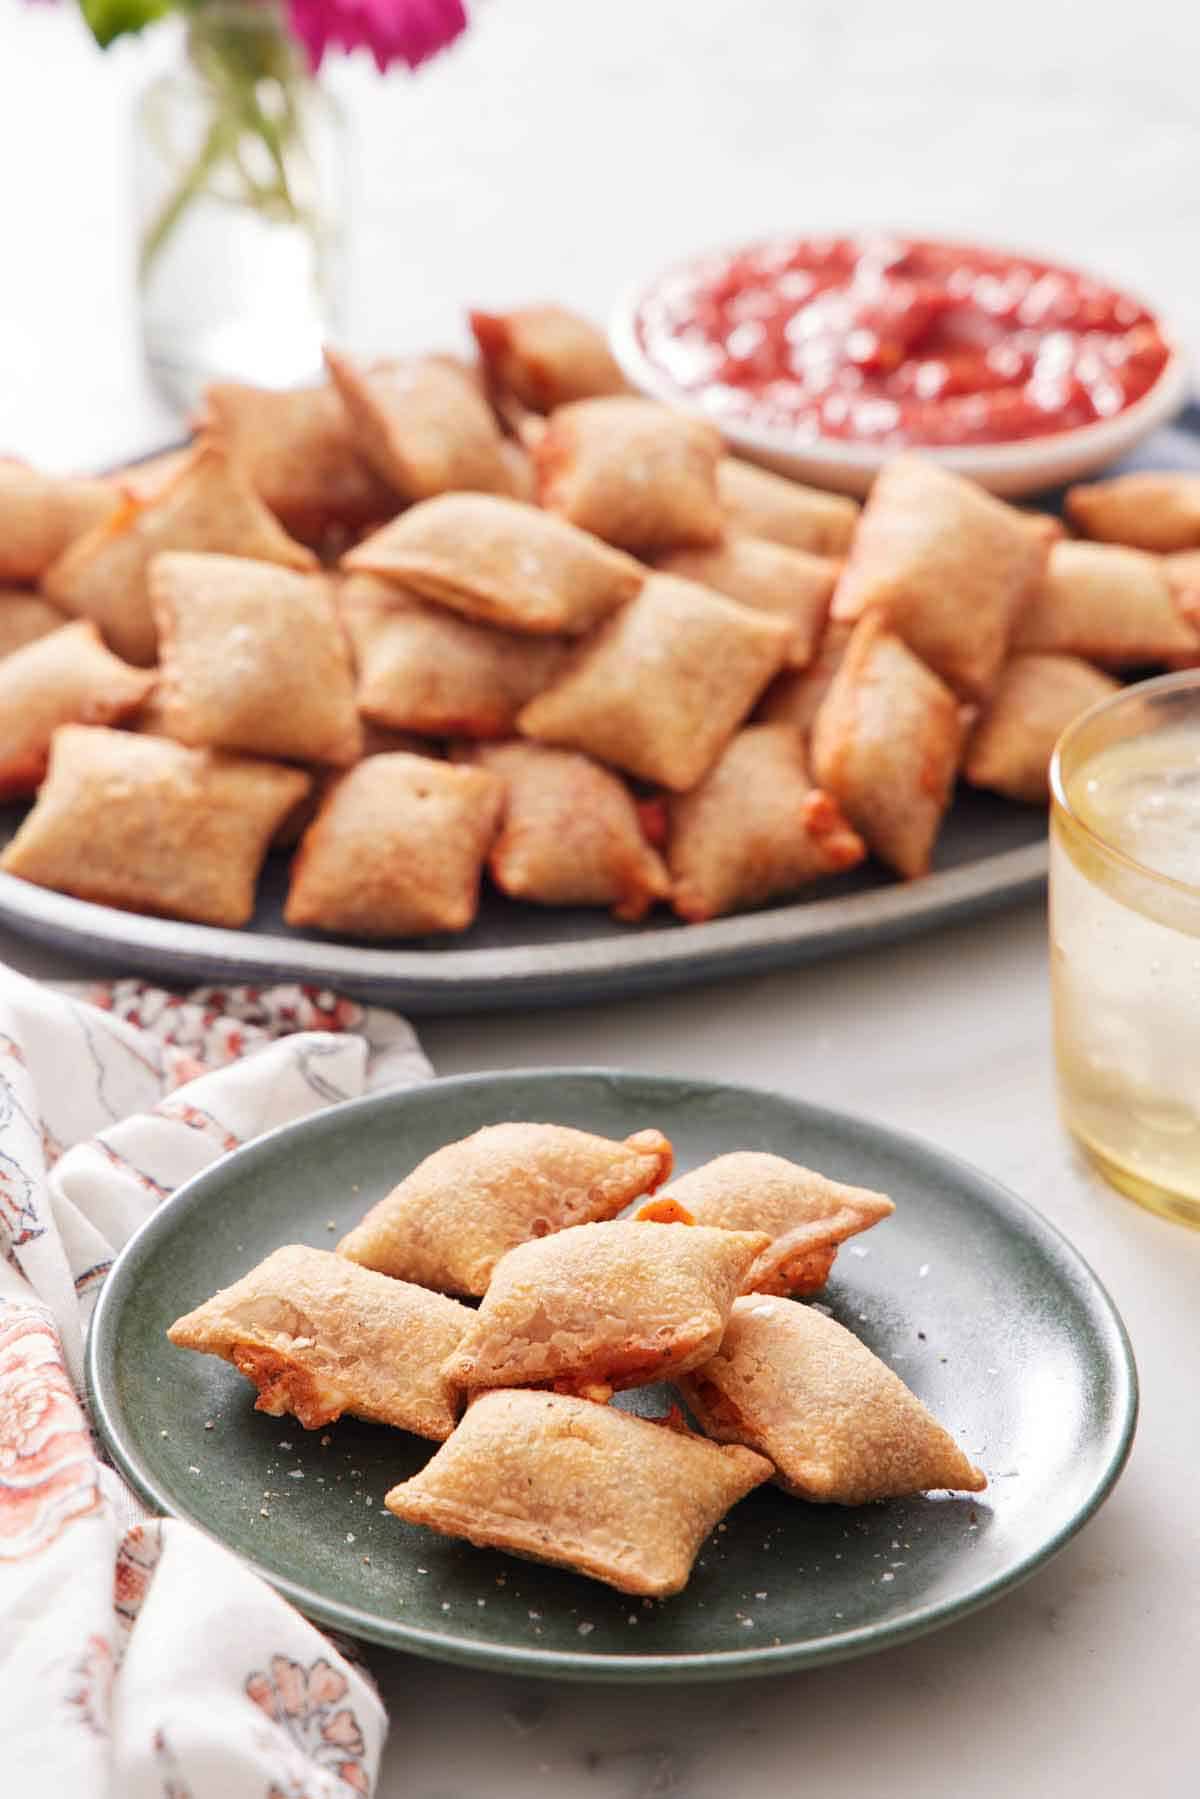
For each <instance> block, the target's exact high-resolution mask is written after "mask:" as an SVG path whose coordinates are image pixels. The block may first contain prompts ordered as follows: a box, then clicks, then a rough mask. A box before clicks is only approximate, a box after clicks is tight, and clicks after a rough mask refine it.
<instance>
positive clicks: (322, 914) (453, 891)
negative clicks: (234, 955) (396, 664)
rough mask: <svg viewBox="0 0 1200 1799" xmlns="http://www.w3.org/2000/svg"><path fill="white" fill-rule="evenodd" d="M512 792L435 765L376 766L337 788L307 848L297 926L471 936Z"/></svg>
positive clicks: (296, 880)
mask: <svg viewBox="0 0 1200 1799" xmlns="http://www.w3.org/2000/svg"><path fill="white" fill-rule="evenodd" d="M503 803H504V787H503V785H502V783H501V782H500V781H499V780H497V778H496V776H495V775H490V774H488V773H486V771H485V770H483V769H481V768H452V767H451V766H450V765H449V764H448V763H445V762H435V761H434V760H433V759H432V757H429V756H410V755H405V754H404V753H403V752H399V751H398V752H397V753H396V754H394V755H383V756H368V757H366V759H365V760H364V761H362V762H360V763H358V765H357V766H356V767H354V768H352V769H350V770H349V771H348V772H347V773H346V774H344V775H343V776H342V777H341V779H340V780H338V781H335V782H334V783H333V784H332V785H331V786H330V788H329V789H328V791H327V792H326V794H325V796H324V798H323V800H322V802H321V807H320V810H319V811H318V813H317V816H316V818H315V819H314V820H313V822H312V824H311V825H309V827H308V829H307V830H306V831H305V833H304V836H303V837H302V838H301V840H300V848H299V849H298V850H297V852H296V858H295V861H294V862H293V863H292V880H291V886H290V887H289V888H288V896H287V901H286V904H285V905H284V909H283V916H284V920H285V922H286V923H287V924H290V925H298V926H303V925H311V926H314V927H315V928H316V929H317V930H321V931H337V932H340V933H341V934H342V935H343V936H347V937H420V936H424V935H426V934H427V933H429V932H432V931H465V930H466V929H467V927H468V925H470V924H473V923H474V921H475V914H476V911H477V910H478V907H479V882H480V878H481V876H482V873H483V859H484V856H485V855H486V854H487V849H488V845H489V844H490V843H491V840H492V837H493V836H494V834H495V830H496V825H497V822H498V820H499V817H500V808H501V806H502V805H503Z"/></svg>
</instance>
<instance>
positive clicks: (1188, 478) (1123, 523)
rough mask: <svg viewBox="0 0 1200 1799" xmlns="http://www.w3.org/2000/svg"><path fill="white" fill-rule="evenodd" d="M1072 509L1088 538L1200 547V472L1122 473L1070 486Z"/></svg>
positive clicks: (1148, 546)
mask: <svg viewBox="0 0 1200 1799" xmlns="http://www.w3.org/2000/svg"><path fill="white" fill-rule="evenodd" d="M1066 513H1067V517H1068V518H1069V519H1070V521H1071V523H1072V524H1073V525H1074V527H1075V529H1076V530H1077V531H1080V532H1082V533H1083V535H1084V536H1085V537H1098V538H1101V539H1102V540H1103V541H1104V542H1105V543H1122V544H1127V545H1128V546H1129V547H1130V548H1131V549H1135V550H1158V551H1161V552H1166V551H1170V550H1196V549H1200V475H1196V474H1183V473H1181V474H1177V475H1173V474H1164V473H1157V472H1156V473H1154V474H1142V475H1116V476H1114V478H1113V479H1112V480H1111V481H1096V482H1094V483H1091V484H1090V485H1088V486H1085V487H1069V488H1068V489H1067V498H1066Z"/></svg>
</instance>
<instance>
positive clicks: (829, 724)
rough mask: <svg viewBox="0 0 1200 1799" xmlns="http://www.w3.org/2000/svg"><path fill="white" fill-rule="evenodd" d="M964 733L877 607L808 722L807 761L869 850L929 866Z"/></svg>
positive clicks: (907, 865)
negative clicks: (808, 752)
mask: <svg viewBox="0 0 1200 1799" xmlns="http://www.w3.org/2000/svg"><path fill="white" fill-rule="evenodd" d="M963 731H964V720H963V714H962V709H961V708H960V706H959V705H958V703H957V701H956V700H955V697H954V695H953V694H952V693H951V691H950V689H949V688H948V687H947V686H946V684H945V682H944V681H940V680H939V679H938V677H937V676H936V675H935V674H934V673H933V671H932V670H931V669H928V668H926V666H925V664H924V663H923V662H921V661H920V660H919V658H918V657H916V656H914V655H913V653H912V651H911V650H910V649H908V648H907V647H906V646H905V644H903V643H902V642H901V640H900V638H899V637H897V636H895V635H894V634H893V633H892V632H891V631H888V630H887V629H886V628H885V627H884V624H883V621H882V618H881V617H880V615H879V613H877V612H871V613H868V614H867V616H866V618H864V619H863V620H862V622H861V624H859V625H857V626H856V627H855V630H854V635H853V636H852V637H851V639H850V642H849V644H848V645H847V647H846V653H845V655H844V656H843V658H842V662H841V666H840V668H839V669H838V671H837V673H836V675H835V676H834V677H833V681H832V683H831V684H830V688H829V692H828V693H827V694H826V696H825V698H824V700H823V701H822V703H821V707H820V710H819V711H818V713H817V716H816V719H815V721H814V723H813V729H812V740H811V754H812V766H813V773H814V774H815V775H816V778H817V781H818V782H819V783H820V785H821V786H822V787H823V788H824V789H825V790H826V792H827V793H830V794H832V796H833V798H834V799H835V800H837V802H838V804H839V805H840V806H841V807H842V810H843V811H844V812H845V814H846V817H847V818H848V819H849V820H850V822H851V824H852V825H853V826H854V828H855V830H857V831H860V832H861V833H862V835H863V836H864V837H865V838H866V841H867V846H868V848H869V849H871V850H872V851H873V852H874V854H875V855H876V856H878V857H879V860H880V861H881V862H886V863H887V864H888V866H889V867H890V868H894V869H895V870H896V872H897V873H898V874H902V875H905V876H907V877H909V878H912V877H913V876H916V875H921V874H925V873H927V872H928V869H929V859H930V855H931V852H932V850H933V845H934V840H935V838H936V837H937V834H938V830H939V828H940V826H941V822H942V818H943V816H944V815H945V812H946V808H947V806H948V805H949V804H950V799H951V796H952V793H953V790H954V777H955V774H956V772H957V769H958V762H959V756H960V753H961V750H962V741H963Z"/></svg>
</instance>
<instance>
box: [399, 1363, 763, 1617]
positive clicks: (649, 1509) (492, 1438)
mask: <svg viewBox="0 0 1200 1799" xmlns="http://www.w3.org/2000/svg"><path fill="white" fill-rule="evenodd" d="M770 1475H771V1464H770V1462H768V1461H765V1460H764V1459H763V1457H762V1456H758V1455H755V1454H754V1453H753V1452H752V1451H751V1450H748V1449H727V1448H719V1447H718V1445H717V1444H715V1443H709V1442H706V1440H705V1439H704V1438H703V1437H698V1436H693V1435H692V1434H691V1433H690V1432H683V1431H678V1430H674V1429H672V1428H670V1427H669V1426H668V1425H666V1424H657V1423H654V1422H653V1421H652V1420H651V1419H649V1418H636V1417H634V1416H633V1414H632V1413H630V1412H622V1411H618V1410H617V1409H616V1407H614V1406H599V1405H591V1404H589V1402H588V1401H587V1400H586V1399H572V1398H569V1397H567V1396H565V1395H563V1394H560V1393H531V1392H512V1393H482V1394H480V1396H479V1398H478V1399H477V1400H476V1401H475V1403H474V1404H473V1405H472V1406H471V1407H470V1408H469V1409H468V1411H467V1414H466V1416H465V1417H464V1419H463V1421H462V1423H461V1424H460V1425H459V1427H458V1429H457V1430H456V1431H455V1433H454V1435H453V1436H452V1437H451V1438H450V1441H449V1442H448V1443H445V1444H443V1446H442V1447H441V1448H440V1449H439V1450H437V1452H436V1453H435V1454H434V1455H433V1457H432V1458H431V1459H430V1460H429V1461H428V1462H427V1463H426V1464H425V1466H424V1468H422V1470H421V1472H420V1473H419V1474H416V1475H414V1476H413V1478H412V1479H411V1480H406V1481H403V1482H402V1483H401V1484H400V1485H399V1486H398V1487H393V1488H392V1490H391V1492H390V1493H388V1494H387V1495H386V1496H385V1498H384V1504H385V1505H386V1506H387V1508H388V1510H389V1511H391V1512H394V1513H395V1515H396V1517H397V1518H403V1519H404V1520H405V1521H406V1522H407V1523H409V1524H424V1525H426V1526H428V1528H429V1529H430V1530H436V1531H440V1532H441V1533H442V1534H443V1535H444V1536H449V1537H465V1538H466V1540H467V1541H468V1542H469V1543H474V1544H476V1545H477V1546H478V1547H479V1548H481V1549H507V1550H509V1551H511V1553H512V1554H514V1555H519V1556H524V1557H528V1558H530V1559H532V1560H533V1561H538V1562H550V1563H551V1564H552V1565H554V1566H555V1567H559V1568H572V1569H574V1570H575V1571H576V1572H577V1573H579V1574H586V1575H589V1576H590V1577H591V1579H592V1580H600V1581H604V1582H605V1584H606V1585H608V1586H610V1587H616V1588H617V1590H618V1591H619V1592H622V1593H635V1594H641V1595H643V1596H645V1597H646V1598H651V1599H664V1598H667V1597H668V1596H669V1595H670V1594H672V1593H679V1592H681V1591H682V1590H683V1588H684V1587H685V1586H686V1585H687V1581H688V1577H689V1575H690V1574H691V1571H692V1564H693V1563H694V1562H695V1559H696V1556H697V1554H698V1552H699V1549H700V1546H701V1544H702V1543H703V1542H704V1539H705V1537H707V1536H708V1534H709V1532H710V1531H712V1530H713V1529H714V1528H715V1527H716V1525H717V1524H718V1523H719V1522H720V1520H721V1518H722V1517H723V1516H724V1514H725V1513H726V1512H727V1511H728V1510H729V1508H730V1507H731V1506H733V1505H736V1504H737V1502H738V1500H739V1499H742V1498H744V1497H745V1495H746V1494H747V1493H749V1492H750V1491H751V1489H752V1488H754V1487H757V1486H759V1485H760V1484H761V1483H762V1482H763V1481H764V1480H768V1479H769V1478H770Z"/></svg>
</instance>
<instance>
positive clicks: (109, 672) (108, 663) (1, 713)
mask: <svg viewBox="0 0 1200 1799" xmlns="http://www.w3.org/2000/svg"><path fill="white" fill-rule="evenodd" d="M154 681H155V676H154V674H153V672H152V671H151V670H149V669H144V668H130V667H129V665H128V663H126V662H121V661H119V660H118V658H117V657H116V656H114V655H113V654H112V652H111V651H110V650H106V649H105V647H104V644H103V643H102V642H101V639H100V633H99V631H97V629H96V627H95V625H93V624H88V623H87V622H85V621H84V620H82V619H80V620H77V621H76V623H74V624H70V625H63V626H62V628H61V630H58V631H52V632H51V633H50V635H49V636H48V637H42V638H39V639H38V640H37V641H36V642H34V643H29V644H26V645H25V647H24V649H20V650H17V651H15V652H14V654H13V655H11V656H6V657H5V658H4V660H3V662H0V799H11V798H12V797H13V796H14V795H16V794H25V793H32V792H33V790H34V789H35V787H37V785H38V783H39V782H40V780H41V778H42V776H43V775H44V774H45V772H46V763H47V761H48V760H49V756H50V740H51V738H52V737H53V735H54V733H55V731H56V730H57V729H58V727H59V725H69V724H77V725H111V724H114V723H115V722H116V721H117V720H118V719H120V718H124V717H126V716H127V715H128V714H129V713H131V712H133V711H134V710H135V709H136V708H137V707H138V706H140V705H141V703H142V701H143V700H144V699H145V698H146V696H147V694H148V693H149V692H150V689H151V688H152V687H153V686H154Z"/></svg>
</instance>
